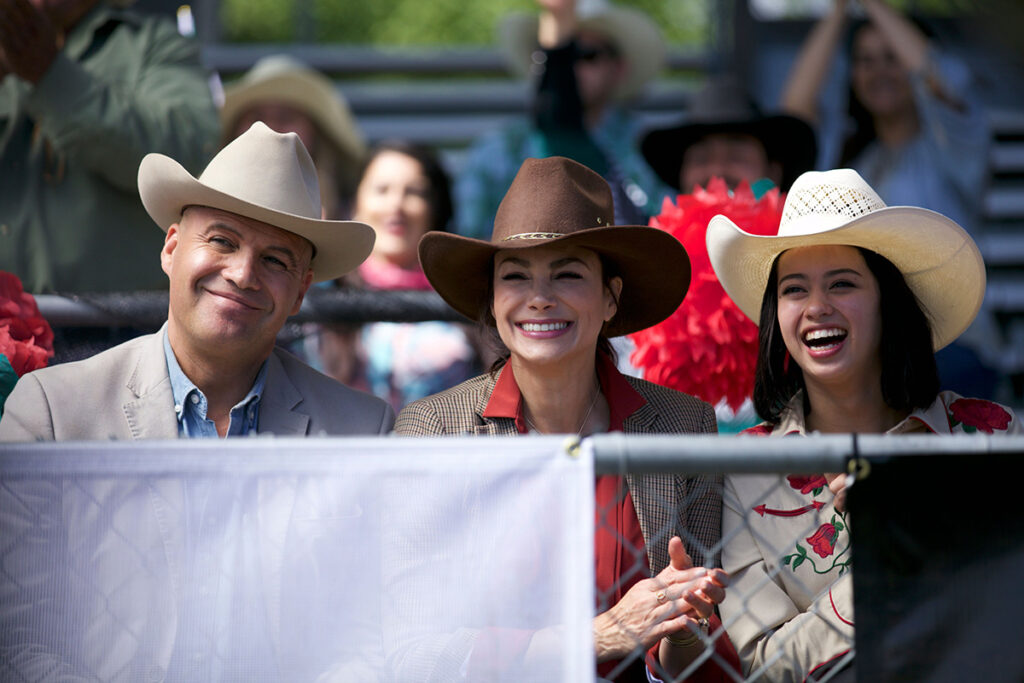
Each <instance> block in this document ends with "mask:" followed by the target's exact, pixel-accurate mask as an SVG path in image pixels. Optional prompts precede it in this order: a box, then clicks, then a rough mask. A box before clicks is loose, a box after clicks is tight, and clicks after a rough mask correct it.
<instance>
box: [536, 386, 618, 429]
mask: <svg viewBox="0 0 1024 683" xmlns="http://www.w3.org/2000/svg"><path fill="white" fill-rule="evenodd" d="M600 395H601V385H600V384H598V385H597V391H595V392H594V399H593V400H592V401H591V402H590V407H589V408H587V414H586V415H584V416H583V422H581V423H580V427H579V429H577V430H576V436H582V435H583V428H584V427H586V426H587V420H589V419H590V414H591V413H592V412H594V406H596V405H597V397H598V396H600ZM523 419H524V420H526V426H528V427H529V428H530V429H532V430H533V431H535V432H537V433H538V434H542V433H543V432H541V431H540V430H539V429H537V425H535V424H533V421H532V420H531V419H530V418H529V417H528V416H527V415H526V410H525V409H524V410H523Z"/></svg>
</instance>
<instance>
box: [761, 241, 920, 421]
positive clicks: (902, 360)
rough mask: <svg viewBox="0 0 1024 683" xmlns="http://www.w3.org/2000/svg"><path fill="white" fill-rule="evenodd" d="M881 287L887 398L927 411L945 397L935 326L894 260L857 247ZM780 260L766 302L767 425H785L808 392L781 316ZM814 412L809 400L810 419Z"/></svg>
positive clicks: (901, 408)
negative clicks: (800, 394) (785, 416)
mask: <svg viewBox="0 0 1024 683" xmlns="http://www.w3.org/2000/svg"><path fill="white" fill-rule="evenodd" d="M856 249H857V251H859V252H860V254H861V256H863V257H864V262H865V263H866V264H867V266H868V270H870V271H871V274H872V275H874V277H875V280H876V281H877V282H878V293H879V306H880V309H881V318H882V338H881V341H880V347H879V354H880V356H881V359H882V378H881V380H882V398H883V400H885V404H886V405H887V406H889V407H890V408H892V409H894V410H899V411H903V412H910V411H912V410H914V409H915V408H927V407H928V406H930V405H931V404H932V403H933V402H934V401H935V397H936V396H937V395H938V393H939V371H938V368H937V367H936V365H935V352H934V350H933V348H932V331H931V324H930V323H929V322H928V316H927V314H926V312H925V311H924V309H923V308H922V307H921V304H920V303H919V302H918V300H917V297H916V296H914V292H913V291H911V289H910V287H909V286H908V285H907V281H906V280H904V279H903V274H902V273H900V271H899V269H897V268H896V266H894V265H893V264H892V262H891V261H889V259H887V258H885V257H884V256H880V255H878V254H876V253H875V252H873V251H870V250H868V249H862V248H861V247H856ZM778 268H779V259H778V257H776V259H775V263H773V264H772V270H771V274H770V275H769V276H768V286H767V287H765V290H764V298H763V299H762V300H761V325H760V327H759V329H758V351H757V367H756V369H755V371H754V408H755V409H756V410H757V414H758V415H760V416H761V418H762V419H764V420H767V421H768V422H770V423H772V424H776V423H778V421H779V417H780V415H781V414H782V411H783V409H784V408H785V407H786V404H787V403H789V401H790V399H792V398H793V396H794V395H795V394H796V392H797V391H800V390H802V389H804V375H803V372H802V371H801V370H800V366H798V365H797V364H796V363H795V362H794V361H793V360H792V359H790V358H789V355H788V353H787V351H786V344H785V342H784V341H783V339H782V330H781V329H780V328H779V316H778V310H779V309H778ZM810 410H811V406H810V404H809V403H808V402H807V394H806V393H805V394H804V414H805V415H809V414H810Z"/></svg>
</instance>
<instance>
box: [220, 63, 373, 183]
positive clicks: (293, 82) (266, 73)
mask: <svg viewBox="0 0 1024 683" xmlns="http://www.w3.org/2000/svg"><path fill="white" fill-rule="evenodd" d="M267 101H273V102H280V103H283V104H287V105H289V106H291V107H294V108H295V109H298V110H299V111H301V112H303V113H304V114H306V115H307V116H308V117H309V118H310V119H311V120H312V121H313V123H315V124H316V125H317V128H318V129H319V130H320V132H321V133H323V134H324V135H325V136H326V137H327V139H328V140H330V141H331V143H332V144H333V145H334V146H335V147H336V148H337V150H338V152H339V153H341V154H342V155H344V156H346V157H348V158H349V159H350V160H351V161H352V162H353V163H358V162H359V161H361V160H362V158H363V156H364V155H365V154H366V140H365V139H364V138H363V134H362V132H361V131H360V130H359V126H358V125H357V124H356V119H355V117H354V116H353V115H352V111H351V110H350V109H349V106H348V102H346V101H345V98H344V97H343V96H342V94H341V93H340V92H339V91H338V90H337V89H336V88H335V87H334V85H333V84H332V83H331V81H330V80H329V79H328V78H327V77H326V76H324V75H323V74H321V73H319V72H317V71H314V70H313V69H311V68H309V67H308V66H306V65H305V64H303V63H302V62H300V61H299V60H297V59H295V58H294V57H291V56H289V55H271V56H269V57H264V58H263V59H261V60H259V61H258V62H256V64H255V65H254V66H253V67H252V68H251V69H250V70H249V71H248V72H247V73H246V74H245V75H244V76H242V78H240V79H239V80H237V81H235V82H234V83H231V84H230V85H228V86H227V88H225V89H224V106H223V107H221V110H220V120H221V124H222V126H223V128H224V130H225V131H226V133H227V134H228V135H231V133H232V131H234V129H235V125H236V123H237V122H238V119H239V118H240V117H241V116H242V114H244V113H245V112H246V110H248V109H249V108H250V107H252V106H254V105H256V104H260V103H262V102H267Z"/></svg>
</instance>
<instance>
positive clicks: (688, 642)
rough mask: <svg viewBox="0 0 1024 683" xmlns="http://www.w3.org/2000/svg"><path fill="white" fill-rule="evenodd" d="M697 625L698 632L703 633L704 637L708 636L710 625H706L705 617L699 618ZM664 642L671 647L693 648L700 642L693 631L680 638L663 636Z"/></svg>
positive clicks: (674, 635) (672, 635)
mask: <svg viewBox="0 0 1024 683" xmlns="http://www.w3.org/2000/svg"><path fill="white" fill-rule="evenodd" d="M697 625H698V626H699V627H700V630H701V631H703V632H704V635H705V636H706V635H708V631H709V630H710V624H709V623H708V619H707V617H701V618H700V619H698V620H697ZM665 640H667V641H668V644H669V645H671V646H672V647H693V646H694V645H696V644H697V642H698V641H699V640H700V636H699V635H698V634H697V633H696V632H694V631H691V632H690V633H689V635H686V636H683V637H682V638H680V637H679V636H677V635H676V634H674V633H673V634H671V635H667V636H665Z"/></svg>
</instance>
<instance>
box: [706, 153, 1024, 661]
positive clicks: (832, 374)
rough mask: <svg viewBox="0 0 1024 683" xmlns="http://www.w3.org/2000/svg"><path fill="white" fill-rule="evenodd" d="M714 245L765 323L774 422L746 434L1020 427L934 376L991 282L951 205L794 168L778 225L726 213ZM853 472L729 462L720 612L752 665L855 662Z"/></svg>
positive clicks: (761, 377)
mask: <svg viewBox="0 0 1024 683" xmlns="http://www.w3.org/2000/svg"><path fill="white" fill-rule="evenodd" d="M707 245H708V254H709V256H710V258H711V264H712V267H713V268H714V270H715V273H716V274H717V275H718V279H719V281H720V282H721V283H722V286H723V288H724V289H725V291H726V293H728V294H729V296H730V297H732V299H733V301H734V302H736V305H737V306H738V307H739V308H740V309H741V310H742V311H743V312H744V313H745V314H746V315H747V316H748V317H749V318H751V319H752V320H754V321H756V322H759V325H760V332H759V351H758V364H757V371H756V377H755V386H754V405H755V407H756V409H757V411H758V413H759V414H760V415H761V417H762V418H764V420H765V422H764V423H763V424H761V425H759V426H757V427H753V428H751V429H750V430H747V431H748V433H751V434H756V435H771V436H783V435H790V434H800V435H803V434H811V433H832V432H840V433H848V432H854V433H885V434H961V433H976V432H986V433H990V434H1009V433H1017V434H1019V433H1021V432H1022V428H1021V423H1020V421H1019V420H1018V419H1017V417H1016V416H1015V415H1014V414H1013V412H1012V411H1010V410H1009V409H1008V408H1005V407H1004V406H1000V405H998V404H996V403H991V402H989V401H983V400H978V399H965V398H962V397H960V396H958V395H957V394H955V393H953V392H950V391H940V390H939V387H940V385H939V376H938V372H937V370H936V364H935V359H934V353H935V351H936V350H937V349H940V348H942V347H943V346H945V345H946V344H949V343H950V342H951V341H953V340H954V339H956V337H957V336H958V335H959V334H961V333H962V332H963V331H964V330H965V329H966V328H967V327H968V325H970V323H971V320H972V319H973V318H974V316H975V314H976V313H977V312H978V310H979V308H980V306H981V301H982V298H983V296H984V293H985V265H984V263H983V262H982V258H981V254H980V252H979V251H978V248H977V246H976V245H975V244H974V242H973V240H972V239H971V238H970V236H969V235H968V234H967V232H966V231H965V230H964V229H963V228H961V227H960V226H959V225H957V224H956V223H955V222H953V221H952V220H950V219H948V218H946V217H945V216H943V215H941V214H939V213H936V212H934V211H930V210H928V209H922V208H918V207H912V206H891V207H888V206H886V205H885V204H884V203H883V202H882V200H881V199H880V198H879V197H878V195H877V194H876V193H875V191H874V190H873V189H872V188H871V187H870V186H869V185H868V184H867V183H866V182H865V181H864V180H863V179H862V178H861V177H860V175H858V174H857V172H856V171H853V170H850V169H838V170H832V171H826V172H810V173H804V174H803V175H801V176H800V177H799V178H797V180H796V182H794V184H793V187H792V189H791V190H790V192H789V195H788V196H787V198H786V203H785V207H784V209H783V214H782V219H781V223H780V226H779V231H778V234H777V235H774V236H762V235H754V234H750V233H746V232H744V231H743V230H742V229H741V228H740V227H739V226H737V225H736V224H734V223H733V222H732V221H731V220H729V219H728V218H726V217H724V216H715V217H714V218H713V219H712V220H711V222H710V223H709V225H708V231H707ZM845 483H846V478H845V477H844V476H840V475H839V474H836V473H820V474H814V475H800V476H796V475H791V476H788V477H781V476H776V475H757V476H730V477H726V488H725V495H724V503H725V510H724V516H723V537H724V538H727V539H729V541H728V543H727V544H726V546H725V548H724V550H723V556H722V564H723V568H724V569H725V570H726V571H727V572H729V574H730V575H731V576H732V578H733V583H732V588H731V589H730V592H729V595H728V596H727V597H726V600H725V601H724V602H723V603H722V605H721V612H722V618H723V621H724V623H726V624H729V628H728V632H729V636H730V638H732V640H733V642H734V643H735V645H736V647H737V650H738V651H739V654H740V658H741V660H742V661H743V665H744V671H745V672H751V671H755V670H762V669H761V667H762V666H765V667H767V669H765V670H762V671H763V672H765V673H766V674H767V675H768V677H770V678H772V679H773V680H804V678H805V677H807V676H808V675H809V674H811V673H812V672H815V675H821V674H823V672H824V670H825V669H827V668H829V667H835V668H836V669H842V670H843V672H844V673H843V674H842V675H847V673H848V672H850V671H851V669H850V667H851V666H852V657H851V658H847V657H844V654H845V653H846V652H847V651H848V650H849V649H850V648H851V646H852V642H853V640H852V639H853V625H854V619H853V600H852V592H851V590H852V578H851V574H850V571H849V570H850V568H851V565H850V556H849V551H850V537H849V530H848V523H847V519H846V506H845ZM808 534H810V535H808ZM805 545H806V546H809V549H808V548H807V547H805ZM767 577H771V578H767ZM733 596H737V597H736V598H733ZM822 667H823V668H822Z"/></svg>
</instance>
